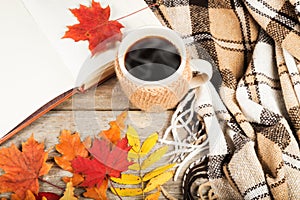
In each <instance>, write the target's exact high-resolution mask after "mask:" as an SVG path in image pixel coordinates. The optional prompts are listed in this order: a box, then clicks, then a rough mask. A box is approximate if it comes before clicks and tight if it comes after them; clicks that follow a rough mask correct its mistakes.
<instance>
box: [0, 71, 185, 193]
mask: <svg viewBox="0 0 300 200" xmlns="http://www.w3.org/2000/svg"><path fill="white" fill-rule="evenodd" d="M124 109H128V110H129V111H128V119H127V124H131V125H132V126H133V127H135V128H136V129H137V131H138V133H139V134H140V136H141V137H142V138H141V140H143V139H145V137H147V136H148V135H149V134H150V133H153V132H155V131H157V132H158V133H159V135H160V137H161V135H162V134H163V133H164V131H165V129H166V128H167V127H168V125H169V122H170V119H171V116H172V113H173V111H165V112H162V113H145V112H142V111H139V110H138V109H136V108H135V107H134V106H132V105H131V104H129V103H128V99H127V98H126V97H125V95H124V94H123V92H122V91H121V89H120V86H119V84H118V82H117V80H116V78H115V77H113V78H111V79H109V80H108V81H106V82H105V83H103V84H102V85H101V86H99V87H98V88H97V89H91V90H90V91H88V92H86V93H84V94H76V95H75V96H73V97H72V98H71V99H69V100H67V101H65V102H64V103H62V104H61V105H60V106H58V107H57V108H55V109H53V110H52V111H50V112H48V113H47V114H45V115H44V116H42V117H41V118H39V119H38V120H36V121H35V122H34V123H32V124H31V125H30V126H28V127H27V128H25V129H24V130H22V131H21V132H19V133H18V134H17V135H16V136H14V137H12V138H11V139H10V140H8V141H7V142H5V143H4V144H3V145H1V147H3V146H6V147H8V146H10V145H11V144H12V143H15V144H16V145H20V144H21V142H24V141H26V140H27V139H28V138H29V137H30V135H31V134H34V137H35V139H36V140H38V141H39V142H42V141H44V142H45V146H46V149H48V150H49V159H48V162H49V163H53V157H54V156H57V155H59V154H58V153H57V152H56V151H55V149H54V146H55V144H57V143H58V138H57V137H58V136H59V134H60V131H61V130H62V129H69V130H71V131H72V132H74V131H78V132H80V134H81V137H82V138H85V137H87V136H94V135H96V134H98V133H99V131H100V130H106V129H108V128H109V124H108V122H109V121H112V120H115V118H116V116H117V115H118V114H120V113H121V112H122V111H123V110H124ZM166 162H168V160H167V158H163V160H162V161H160V162H158V165H162V163H166ZM154 167H155V166H154ZM0 173H1V171H0ZM66 174H68V173H67V172H65V171H63V170H61V169H60V168H58V167H57V166H56V165H54V166H53V167H52V169H51V170H50V172H49V174H48V175H46V176H44V179H45V180H47V181H49V182H52V183H54V184H56V185H58V186H60V187H65V184H64V183H63V182H62V181H61V177H62V176H64V175H66ZM40 184H41V187H40V188H41V189H40V190H41V191H50V192H54V193H57V194H62V191H60V190H58V189H56V188H54V187H52V186H51V185H49V184H47V183H40ZM164 188H165V189H166V190H167V191H168V192H169V193H170V194H172V196H174V197H176V198H177V199H182V194H181V177H179V179H178V180H177V181H176V182H174V181H173V180H170V181H169V182H167V183H166V184H165V185H164ZM2 196H3V195H2ZM2 196H1V195H0V197H2ZM4 196H5V195H4ZM108 197H109V199H119V198H118V197H117V196H115V195H112V194H111V193H110V191H108ZM80 199H84V198H83V197H82V198H80ZM124 199H141V198H137V197H131V198H124ZM160 199H165V198H164V196H163V195H161V197H160Z"/></svg>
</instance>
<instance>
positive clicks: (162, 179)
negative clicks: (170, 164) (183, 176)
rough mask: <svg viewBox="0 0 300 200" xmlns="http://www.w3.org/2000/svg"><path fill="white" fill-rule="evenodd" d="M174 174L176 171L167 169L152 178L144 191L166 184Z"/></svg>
mask: <svg viewBox="0 0 300 200" xmlns="http://www.w3.org/2000/svg"><path fill="white" fill-rule="evenodd" d="M173 175H174V171H167V172H164V173H162V174H160V175H158V176H156V177H154V178H152V179H150V181H149V182H148V184H147V185H146V187H145V189H144V192H150V191H152V190H154V189H155V188H157V187H158V186H159V185H163V184H165V183H166V182H167V181H168V180H170V179H171V178H172V177H173Z"/></svg>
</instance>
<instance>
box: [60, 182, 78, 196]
mask: <svg viewBox="0 0 300 200" xmlns="http://www.w3.org/2000/svg"><path fill="white" fill-rule="evenodd" d="M59 200H77V198H76V197H74V187H73V185H72V183H71V182H69V183H67V187H66V190H65V192H64V196H62V197H61V198H60V199H59Z"/></svg>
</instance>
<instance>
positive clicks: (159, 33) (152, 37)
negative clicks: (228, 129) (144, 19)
mask: <svg viewBox="0 0 300 200" xmlns="http://www.w3.org/2000/svg"><path fill="white" fill-rule="evenodd" d="M160 40H161V41H160ZM153 41H158V42H157V44H153ZM167 47H168V48H167ZM170 48H171V49H172V50H169V49H170ZM149 49H151V50H149ZM133 51H136V52H138V53H142V54H140V55H141V56H136V57H137V59H140V58H141V57H143V58H144V59H145V61H142V62H143V64H141V65H139V62H140V61H136V62H133V61H132V63H135V65H136V66H134V67H132V68H130V69H139V70H140V71H139V74H138V73H133V71H134V70H129V67H128V59H129V57H130V55H133V54H130V53H131V52H133ZM156 51H160V52H163V53H162V55H160V57H159V58H158V61H157V60H156V61H149V60H148V59H149V58H148V54H149V57H150V56H151V55H150V54H154V53H155V52H156ZM170 51H172V52H171V57H170V56H169V55H170ZM175 51H176V52H175ZM145 54H146V55H145ZM175 54H178V56H179V58H180V60H178V56H176V55H175ZM164 58H166V59H167V60H168V62H170V65H171V63H172V67H173V68H172V71H170V70H169V71H168V72H167V70H163V69H161V70H160V68H159V67H165V69H169V68H170V66H168V64H167V63H166V61H161V60H162V59H164ZM173 58H174V59H173ZM174 60H175V61H174ZM147 62H149V63H147ZM157 62H158V63H159V64H158V65H157ZM136 63H137V64H136ZM153 63H155V64H156V65H155V66H156V68H155V67H153V66H154V65H153ZM161 63H163V64H161ZM174 63H175V64H174ZM129 64H130V62H129ZM138 65H139V66H138ZM143 67H147V71H146V68H143ZM143 69H144V70H145V73H148V74H151V75H150V76H149V75H147V74H143ZM151 70H152V71H151ZM153 70H155V71H153ZM115 71H116V75H117V77H118V79H119V81H120V84H121V87H122V89H123V91H124V92H125V94H126V95H127V97H128V98H129V100H130V101H131V102H132V104H133V105H135V106H136V107H138V108H140V109H142V110H145V111H162V110H166V109H170V108H174V107H175V106H176V105H177V103H178V102H179V101H180V100H181V99H182V98H183V97H184V96H185V94H186V93H187V92H188V90H189V89H191V88H194V87H197V86H198V85H200V84H203V83H204V82H206V81H208V80H209V79H210V78H211V76H212V67H211V64H210V63H209V62H207V61H205V60H201V59H192V60H191V59H190V58H189V56H188V52H187V49H186V47H185V44H184V42H183V40H182V38H181V37H180V36H179V34H177V33H176V32H175V31H173V30H171V29H169V28H166V27H160V26H148V27H142V28H139V29H135V30H132V31H130V32H129V33H128V34H126V36H125V37H124V38H123V39H122V41H121V44H120V46H119V49H118V53H117V58H116V60H115ZM136 71H138V70H136ZM157 72H158V73H157ZM162 72H164V73H165V72H166V74H164V73H162ZM143 75H145V76H143ZM145 77H146V78H145ZM149 77H150V78H149ZM148 78H149V80H148Z"/></svg>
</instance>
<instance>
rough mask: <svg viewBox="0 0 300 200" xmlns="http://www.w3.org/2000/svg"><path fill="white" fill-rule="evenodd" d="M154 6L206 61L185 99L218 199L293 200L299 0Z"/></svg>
mask: <svg viewBox="0 0 300 200" xmlns="http://www.w3.org/2000/svg"><path fill="white" fill-rule="evenodd" d="M146 1H147V3H149V4H152V3H154V2H153V1H152V0H146ZM154 12H155V13H156V15H157V17H158V18H159V19H160V20H161V21H162V22H163V24H164V25H165V26H168V27H170V28H172V29H174V30H176V31H177V32H179V33H180V34H181V35H182V37H183V38H184V41H185V42H186V45H187V46H188V49H189V52H190V54H191V55H192V57H199V58H203V59H206V60H209V61H210V62H211V63H212V64H213V67H214V75H213V78H212V79H211V82H209V83H207V84H205V85H203V86H201V87H200V88H198V89H197V90H194V91H192V93H193V95H194V96H195V98H194V100H193V101H194V103H192V104H190V105H192V106H193V110H194V111H195V112H196V113H197V115H199V116H201V117H202V119H203V121H204V124H205V130H206V133H207V137H208V139H207V140H208V143H209V145H208V147H209V150H208V164H207V171H208V173H207V174H208V181H209V183H210V186H211V188H212V190H213V191H214V193H215V194H216V196H217V197H218V199H222V200H224V199H278V200H284V199H295V200H299V199H300V153H299V139H300V26H299V25H300V24H299V20H300V1H299V0H289V1H288V0H272V1H267V0H208V1H206V0H164V1H162V2H161V5H160V6H159V7H158V9H155V10H154ZM193 168H195V166H194V165H193ZM185 198H186V199H189V198H187V197H185Z"/></svg>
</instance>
